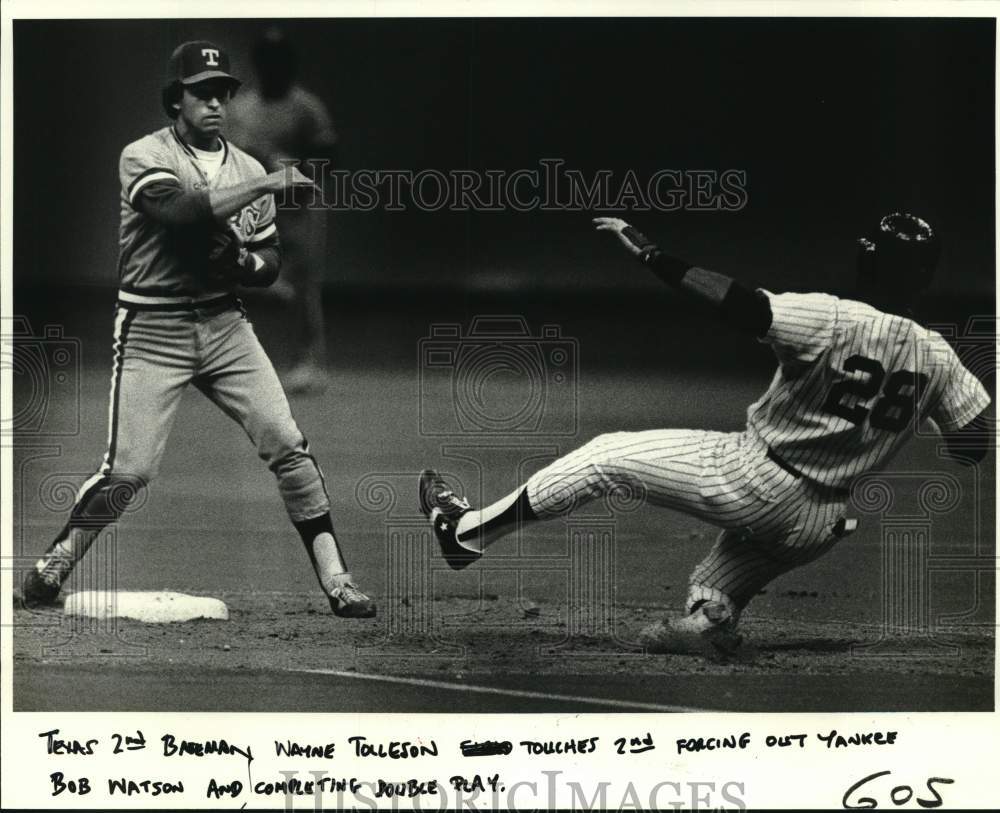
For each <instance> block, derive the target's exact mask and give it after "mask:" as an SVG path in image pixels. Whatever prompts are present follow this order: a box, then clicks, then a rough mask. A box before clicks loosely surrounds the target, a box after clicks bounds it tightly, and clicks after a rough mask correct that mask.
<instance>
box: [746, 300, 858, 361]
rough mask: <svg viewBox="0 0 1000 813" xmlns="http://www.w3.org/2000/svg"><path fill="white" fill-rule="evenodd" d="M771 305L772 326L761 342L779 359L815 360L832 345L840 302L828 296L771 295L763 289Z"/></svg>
mask: <svg viewBox="0 0 1000 813" xmlns="http://www.w3.org/2000/svg"><path fill="white" fill-rule="evenodd" d="M761 293H762V294H764V296H766V297H767V300H768V302H769V303H770V306H771V326H770V328H768V331H767V333H765V334H764V336H763V337H762V338H761V339H760V341H761V342H762V343H764V344H768V345H770V346H771V347H772V348H774V352H775V354H776V355H777V356H778V358H779V360H781V361H782V362H785V361H798V362H804V363H809V362H811V361H815V360H816V359H817V358H818V357H819V356H820V355H821V354H822V353H823V352H824V351H825V350H826V349H827V348H828V347H829V346H830V345H831V344H832V342H833V336H834V331H835V329H836V326H837V313H838V309H837V305H838V303H839V301H840V300H838V299H837V297H835V296H830V295H829V294H772V293H771V292H770V291H765V290H763V289H761Z"/></svg>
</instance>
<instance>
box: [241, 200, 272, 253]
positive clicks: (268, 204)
mask: <svg viewBox="0 0 1000 813" xmlns="http://www.w3.org/2000/svg"><path fill="white" fill-rule="evenodd" d="M274 216H275V205H274V195H265V196H264V197H263V198H262V199H261V209H260V217H259V218H258V219H257V225H256V227H255V228H254V232H253V234H252V235H251V236H250V239H249V240H247V247H248V248H249V249H250V250H251V251H253V250H254V249H255V248H260V247H261V246H263V245H265V244H268V243H273V242H275V241H276V239H277V236H278V227H277V226H276V225H275V222H274Z"/></svg>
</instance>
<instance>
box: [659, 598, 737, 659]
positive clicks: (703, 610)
mask: <svg viewBox="0 0 1000 813" xmlns="http://www.w3.org/2000/svg"><path fill="white" fill-rule="evenodd" d="M639 643H640V644H641V645H642V646H643V647H645V648H646V651H647V652H657V653H665V654H674V655H706V656H708V657H716V658H718V657H728V656H731V655H734V654H736V651H737V650H738V649H739V648H740V645H741V644H742V643H743V636H742V635H740V634H739V633H738V632H737V631H736V622H735V621H734V620H733V617H732V614H731V613H730V611H729V608H728V607H726V606H725V605H724V604H722V603H721V602H718V601H705V602H703V603H701V604H699V605H697V606H696V607H695V608H694V609H693V610H692V611H691V612H690V613H689V614H688V615H685V616H683V617H682V618H673V619H670V620H667V621H657V622H656V623H655V624H650V625H649V626H648V627H646V628H645V629H643V630H642V632H640V633H639Z"/></svg>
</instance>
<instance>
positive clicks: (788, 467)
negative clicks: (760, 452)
mask: <svg viewBox="0 0 1000 813" xmlns="http://www.w3.org/2000/svg"><path fill="white" fill-rule="evenodd" d="M767 459H768V460H772V461H774V462H775V463H776V464H777V465H778V468H781V469H784V470H785V471H787V472H788V473H789V474H790V475H792V476H793V477H797V478H798V479H800V480H801V479H802V478H803V477H804V476H805V475H804V474H802V472H801V471H799V470H798V469H797V468H795V466H793V465H792V464H791V463H789V462H788V461H787V460H784V459H782V458H781V457H780V456H779V455H778V453H777V452H776V451H774V449H772V448H771V447H770V446H768V447H767Z"/></svg>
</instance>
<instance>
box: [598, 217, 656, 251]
mask: <svg viewBox="0 0 1000 813" xmlns="http://www.w3.org/2000/svg"><path fill="white" fill-rule="evenodd" d="M593 223H594V227H595V228H596V229H597V231H610V232H613V233H614V235H615V236H616V237H617V238H618V239H619V240H620V241H621V244H622V245H623V246H625V248H626V249H627V250H628V252H629V253H630V254H633V255H635V256H636V257H638V256H640V255H641V254H643V253H644V252H648V251H650V250H653V249H655V248H656V244H655V243H653V241H652V240H650V239H649V238H648V237H646V235H644V234H643V233H642V232H640V231H637V230H636V229H634V228H632V227H631V226H630V225H629V224H628V223H626V222H625V221H624V220H622V219H621V218H620V217H595V218H594V220H593Z"/></svg>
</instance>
